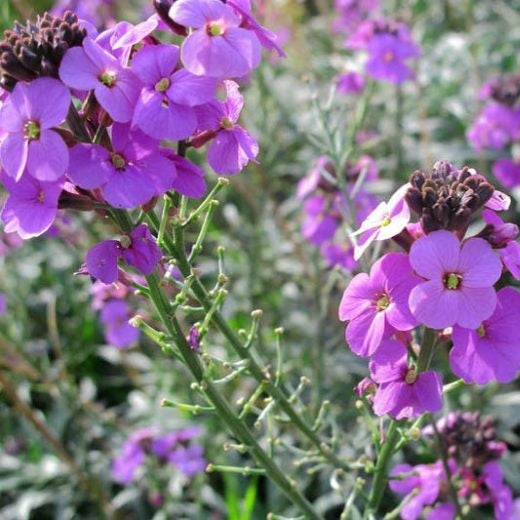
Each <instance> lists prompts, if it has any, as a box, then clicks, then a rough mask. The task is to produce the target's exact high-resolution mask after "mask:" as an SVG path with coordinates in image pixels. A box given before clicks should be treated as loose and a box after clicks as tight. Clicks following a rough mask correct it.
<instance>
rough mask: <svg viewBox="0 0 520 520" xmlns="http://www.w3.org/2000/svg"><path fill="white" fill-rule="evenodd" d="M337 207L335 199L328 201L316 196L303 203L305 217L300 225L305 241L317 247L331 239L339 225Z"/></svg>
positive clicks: (339, 217)
mask: <svg viewBox="0 0 520 520" xmlns="http://www.w3.org/2000/svg"><path fill="white" fill-rule="evenodd" d="M337 206H338V199H337V197H334V198H333V199H332V200H329V199H327V198H326V197H323V196H316V197H310V198H308V199H307V200H306V201H305V204H304V205H303V210H304V212H305V214H306V215H305V219H304V221H303V223H302V235H303V236H304V237H305V239H306V240H308V241H309V242H311V243H312V244H314V245H317V246H319V245H321V244H323V243H325V242H327V241H329V240H331V239H332V237H333V236H334V234H335V233H336V230H337V229H338V227H339V225H340V224H341V214H340V213H339V211H338V207H337Z"/></svg>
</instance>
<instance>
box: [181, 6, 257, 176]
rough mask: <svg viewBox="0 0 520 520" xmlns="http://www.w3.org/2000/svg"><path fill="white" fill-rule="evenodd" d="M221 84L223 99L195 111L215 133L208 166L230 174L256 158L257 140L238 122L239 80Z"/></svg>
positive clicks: (202, 125)
mask: <svg viewBox="0 0 520 520" xmlns="http://www.w3.org/2000/svg"><path fill="white" fill-rule="evenodd" d="M179 1H181V2H182V0H179ZM215 1H218V0H215ZM176 5H177V4H174V6H173V7H175V6H176ZM224 85H225V87H226V95H227V96H226V101H224V102H219V101H213V102H211V103H207V104H205V105H202V106H200V107H197V108H196V111H197V117H198V119H199V130H200V131H211V132H213V133H215V134H216V136H215V138H214V140H213V141H212V143H211V145H210V147H209V150H208V162H209V164H210V166H211V167H212V168H213V169H214V170H215V171H216V172H217V173H221V174H233V173H238V172H239V171H241V170H242V169H243V168H244V167H245V166H246V164H247V163H248V162H249V161H254V162H256V161H255V158H256V156H257V155H258V143H257V141H256V139H255V138H254V137H253V136H252V135H251V134H249V133H248V132H246V131H245V130H244V129H243V128H242V127H241V126H240V125H238V118H239V116H240V112H241V110H242V107H243V106H244V98H243V96H242V95H241V94H240V92H239V90H238V84H237V83H235V82H234V81H224Z"/></svg>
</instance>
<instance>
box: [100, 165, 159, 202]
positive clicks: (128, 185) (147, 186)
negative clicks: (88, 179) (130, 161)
mask: <svg viewBox="0 0 520 520" xmlns="http://www.w3.org/2000/svg"><path fill="white" fill-rule="evenodd" d="M146 177H147V176H146V174H145V173H144V172H143V171H142V170H140V169H137V168H135V167H134V166H127V167H126V168H125V170H124V171H118V170H116V171H115V172H114V174H113V175H112V177H111V178H110V179H109V180H108V182H107V183H106V184H105V186H103V188H102V190H103V197H104V198H105V200H106V201H107V202H108V203H109V204H110V205H111V206H113V207H114V208H120V209H131V208H135V207H136V206H139V205H140V204H145V203H146V202H148V201H149V200H150V199H151V198H152V197H153V196H154V195H155V186H154V184H153V182H150V180H148V182H147V178H146Z"/></svg>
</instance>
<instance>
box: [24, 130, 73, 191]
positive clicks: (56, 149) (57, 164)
mask: <svg viewBox="0 0 520 520" xmlns="http://www.w3.org/2000/svg"><path fill="white" fill-rule="evenodd" d="M68 166H69V149H68V148H67V145H66V144H65V142H64V141H63V139H62V137H61V136H60V135H59V134H58V133H57V132H55V131H54V130H42V132H41V133H40V137H39V139H34V140H32V141H29V152H28V154H27V170H28V171H29V173H30V174H31V175H32V176H33V177H36V178H37V179H38V180H41V181H47V182H52V181H56V180H58V179H59V178H60V177H63V175H64V173H65V171H66V170H67V168H68Z"/></svg>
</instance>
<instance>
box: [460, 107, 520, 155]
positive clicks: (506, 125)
mask: <svg viewBox="0 0 520 520" xmlns="http://www.w3.org/2000/svg"><path fill="white" fill-rule="evenodd" d="M466 137H467V139H468V141H469V142H470V144H471V145H472V146H473V148H475V149H476V150H482V149H483V148H493V149H496V150H501V149H502V148H504V146H505V145H506V144H507V143H509V142H510V141H511V140H515V139H517V138H518V137H520V111H519V110H512V109H510V108H509V107H506V106H504V105H501V104H499V103H490V104H487V105H486V106H485V107H484V108H483V109H482V111H481V112H480V114H479V115H478V116H477V118H476V119H475V121H474V122H473V124H472V125H471V127H470V128H469V130H468V132H467V134H466Z"/></svg>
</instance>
